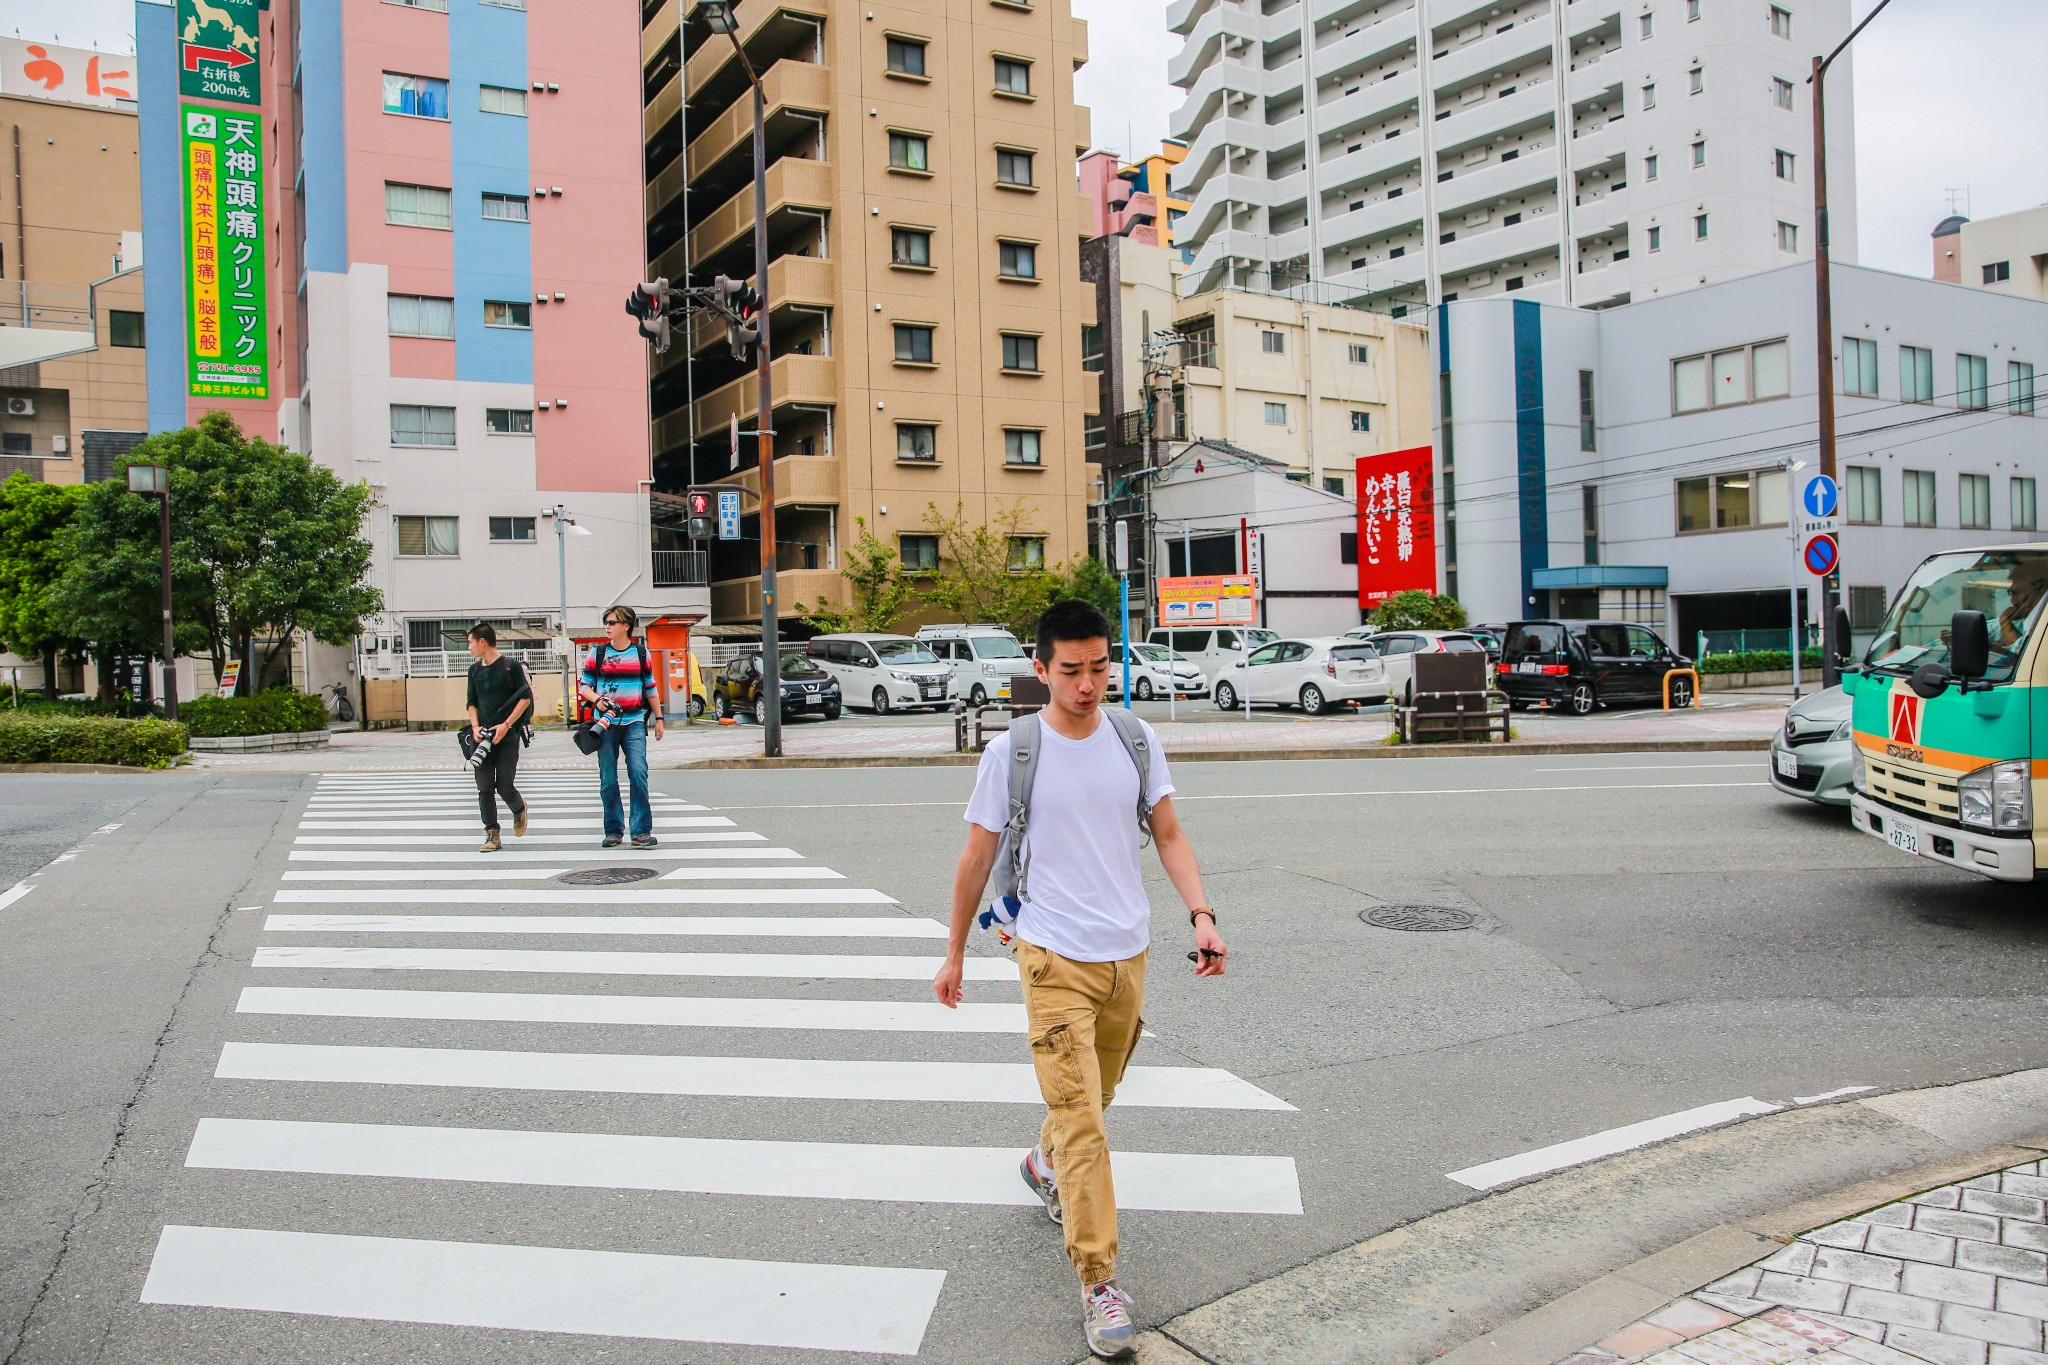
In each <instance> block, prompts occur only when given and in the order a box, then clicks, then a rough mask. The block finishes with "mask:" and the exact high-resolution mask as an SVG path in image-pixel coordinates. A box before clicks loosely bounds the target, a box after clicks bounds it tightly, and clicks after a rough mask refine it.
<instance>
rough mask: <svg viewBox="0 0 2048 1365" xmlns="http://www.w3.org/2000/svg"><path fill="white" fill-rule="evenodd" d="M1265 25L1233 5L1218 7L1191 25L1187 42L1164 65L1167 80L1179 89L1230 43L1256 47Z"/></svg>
mask: <svg viewBox="0 0 2048 1365" xmlns="http://www.w3.org/2000/svg"><path fill="white" fill-rule="evenodd" d="M1263 28H1264V24H1263V22H1262V21H1261V19H1260V16H1259V15H1257V14H1255V13H1253V12H1251V11H1249V10H1242V9H1239V8H1238V7H1237V6H1236V5H1230V4H1219V5H1217V6H1216V7H1215V8H1213V9H1211V10H1210V11H1208V13H1206V14H1204V15H1203V16H1202V17H1201V18H1199V19H1197V20H1196V21H1195V22H1194V26H1193V27H1192V28H1190V29H1189V30H1188V34H1187V41H1186V43H1184V44H1183V45H1182V46H1181V49H1180V51H1178V52H1176V53H1174V54H1173V56H1172V57H1171V58H1170V59H1169V60H1168V61H1167V63H1166V79H1167V80H1168V81H1169V82H1171V83H1172V84H1174V85H1179V84H1180V83H1181V82H1182V81H1185V80H1187V79H1189V78H1190V77H1192V76H1193V75H1194V74H1195V72H1197V71H1199V70H1200V69H1201V68H1202V67H1204V66H1206V65H1207V64H1208V63H1209V62H1210V61H1211V60H1213V59H1214V58H1215V56H1216V54H1217V53H1218V52H1219V51H1220V50H1222V49H1224V48H1228V47H1229V46H1230V45H1231V43H1232V42H1233V41H1237V42H1243V43H1255V42H1257V41H1258V40H1259V34H1260V31H1261V30H1262V29H1263Z"/></svg>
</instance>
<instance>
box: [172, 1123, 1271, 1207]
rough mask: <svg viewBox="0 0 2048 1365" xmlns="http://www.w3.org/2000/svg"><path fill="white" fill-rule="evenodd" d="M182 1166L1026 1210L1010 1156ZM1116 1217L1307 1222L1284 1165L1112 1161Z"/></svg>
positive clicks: (240, 1142)
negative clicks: (1215, 1216) (1143, 1214)
mask: <svg viewBox="0 0 2048 1365" xmlns="http://www.w3.org/2000/svg"><path fill="white" fill-rule="evenodd" d="M185 1164H186V1165H187V1166H188V1167H198V1168H202V1169H208V1170H227V1171H280V1172H289V1173H291V1174H295V1175H355V1176H381V1177H390V1178H396V1179H404V1180H469V1181H479V1182H483V1183H486V1184H496V1185H556V1186H566V1187H569V1188H574V1189H599V1190H663V1191H673V1192H677V1193H686V1194H713V1195H740V1196H751V1197H760V1198H768V1199H871V1200H879V1201H883V1202H887V1203H906V1204H994V1205H1001V1206H1006V1207H1027V1208H1028V1207H1031V1206H1033V1205H1036V1204H1037V1203H1038V1197H1037V1196H1036V1195H1035V1194H1033V1193H1032V1192H1031V1191H1030V1190H1027V1189H1025V1188H1024V1182H1023V1181H1021V1180H1019V1179H1018V1178H1017V1152H1016V1149H1015V1148H1012V1147H913V1146H907V1145H893V1144H892V1145H885V1144H870V1143H855V1142H753V1141H735V1140H731V1139H722V1138H677V1137H642V1136H634V1135H627V1134H614V1133H548V1132H531V1131H518V1130H509V1129H492V1128H426V1127H404V1126H399V1125H396V1124H372V1123H299V1122H283V1121H275V1120H261V1119H220V1118H203V1119H201V1120H200V1121H199V1131H198V1132H197V1133H196V1134H195V1135H194V1136H193V1139H192V1146H191V1149H190V1150H189V1151H188V1152H187V1153H186V1156H185ZM1110 1167H1111V1173H1112V1175H1113V1178H1114V1179H1115V1181H1116V1203H1117V1207H1118V1208H1119V1209H1155V1210H1166V1211H1172V1212H1177V1213H1264V1214H1283V1215H1285V1214H1299V1213H1300V1212H1301V1187H1300V1183H1299V1179H1298V1177H1297V1175H1296V1172H1295V1168H1294V1161H1293V1159H1292V1158H1290V1157H1274V1156H1199V1155H1191V1154H1182V1153H1174V1152H1126V1151H1117V1152H1113V1153H1111V1155H1110Z"/></svg>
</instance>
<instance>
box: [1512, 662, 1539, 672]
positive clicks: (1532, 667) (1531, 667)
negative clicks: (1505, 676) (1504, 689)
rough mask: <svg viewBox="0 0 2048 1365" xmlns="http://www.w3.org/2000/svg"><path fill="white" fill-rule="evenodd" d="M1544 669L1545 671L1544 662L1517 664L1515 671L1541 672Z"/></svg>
mask: <svg viewBox="0 0 2048 1365" xmlns="http://www.w3.org/2000/svg"><path fill="white" fill-rule="evenodd" d="M1542 671H1543V665H1542V664H1516V665H1515V672H1517V673H1541V672H1542Z"/></svg>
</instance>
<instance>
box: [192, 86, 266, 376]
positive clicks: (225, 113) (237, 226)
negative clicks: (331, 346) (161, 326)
mask: <svg viewBox="0 0 2048 1365" xmlns="http://www.w3.org/2000/svg"><path fill="white" fill-rule="evenodd" d="M179 113H180V115H181V116H182V121H183V129H184V136H183V146H184V167H185V351H186V358H187V373H188V378H189V381H190V384H189V387H190V392H191V393H192V395H193V396H194V397H200V398H268V397H269V396H270V304H269V293H268V291H267V289H266V287H265V282H264V268H263V267H264V244H265V239H264V235H263V125H262V119H261V117H260V116H259V115H256V114H238V113H234V112H232V111H229V110H224V109H204V108H200V107H199V106H197V105H191V104H187V105H181V106H180V107H179Z"/></svg>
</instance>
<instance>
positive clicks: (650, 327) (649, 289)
mask: <svg viewBox="0 0 2048 1365" xmlns="http://www.w3.org/2000/svg"><path fill="white" fill-rule="evenodd" d="M674 295H675V291H674V290H673V289H670V288H669V284H668V281H667V280H666V279H660V280H653V281H650V282H644V283H641V284H636V285H634V286H633V292H632V293H630V294H628V295H627V296H626V311H627V312H628V313H631V314H632V315H633V316H634V317H636V318H638V319H640V335H641V336H643V337H645V338H646V339H647V340H648V341H649V342H651V343H653V346H654V349H655V351H656V353H660V352H662V351H666V350H667V349H668V343H669V336H670V326H669V318H668V310H669V305H670V302H671V301H672V299H673V298H674Z"/></svg>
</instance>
